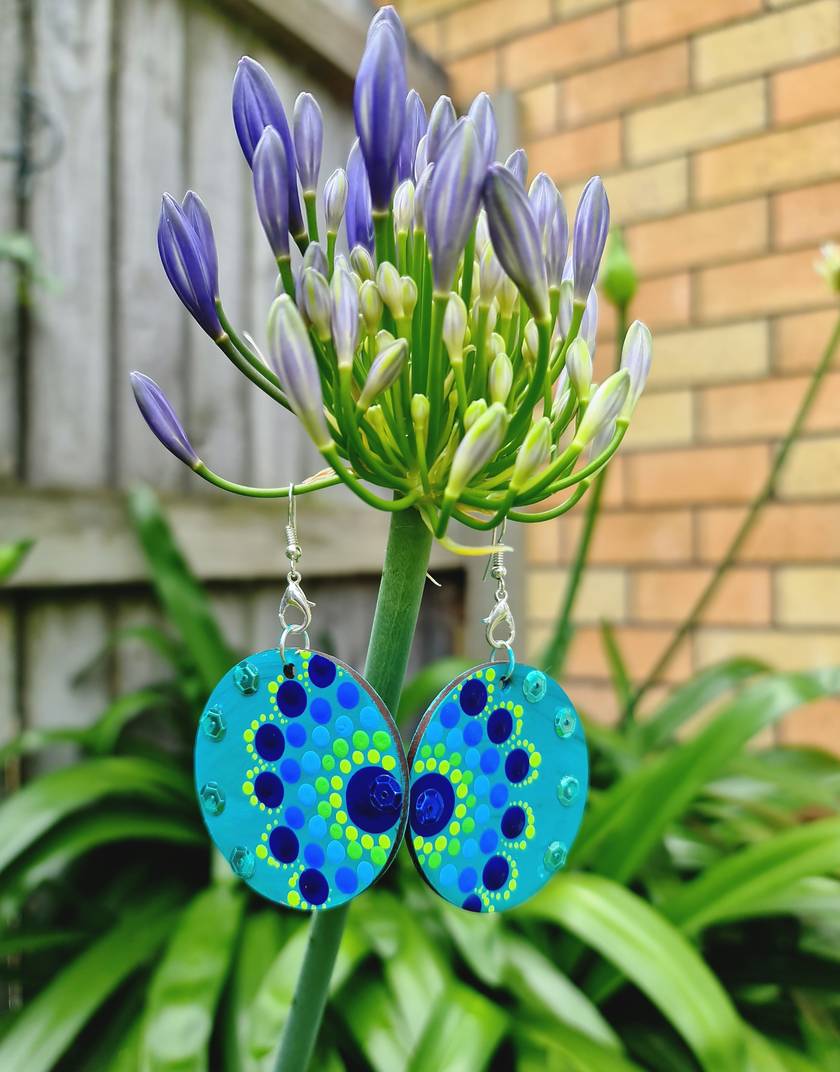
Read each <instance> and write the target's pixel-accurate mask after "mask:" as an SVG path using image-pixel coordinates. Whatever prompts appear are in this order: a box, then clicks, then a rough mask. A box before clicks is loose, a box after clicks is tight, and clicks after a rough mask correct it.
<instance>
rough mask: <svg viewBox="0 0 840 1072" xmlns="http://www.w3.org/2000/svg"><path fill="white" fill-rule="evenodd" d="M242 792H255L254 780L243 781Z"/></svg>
mask: <svg viewBox="0 0 840 1072" xmlns="http://www.w3.org/2000/svg"><path fill="white" fill-rule="evenodd" d="M242 792H243V793H249V794H250V793H253V792H254V783H253V782H243V783H242Z"/></svg>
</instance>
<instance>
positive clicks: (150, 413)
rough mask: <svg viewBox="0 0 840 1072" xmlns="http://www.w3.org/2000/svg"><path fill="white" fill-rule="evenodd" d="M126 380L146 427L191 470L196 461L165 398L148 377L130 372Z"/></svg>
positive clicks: (181, 428)
mask: <svg viewBox="0 0 840 1072" xmlns="http://www.w3.org/2000/svg"><path fill="white" fill-rule="evenodd" d="M130 379H131V388H132V390H133V391H134V399H135V401H136V402H137V405H138V407H139V409H140V412H141V413H142V415H143V419H144V420H145V422H146V424H148V426H149V427H150V428H151V430H152V431H153V432H154V434H155V435H156V436H157V438H158V439H159V440H160V442H161V443H162V444H163V445H164V446H165V447H166V449H167V450H168V451H169V452H170V453H172V454H174V455H175V457H176V458H177V459H178V460H179V461H182V462H183V463H184V465H188V466H189V467H190V468H191V469H194V468H195V467H196V466H197V465H198V463H199V461H200V458H199V457H198V455H197V454H196V452H195V450H194V449H193V445H192V443H190V441H189V439H188V438H187V433H186V432H185V431H184V427H183V425H182V424H181V422H180V421H179V420H178V418H177V416H176V415H175V410H174V409H173V408H172V406H170V404H169V400H168V399H167V397H166V395H165V394H164V393H163V391H161V389H160V387H158V385H157V384H156V383H155V381H154V380H153V379H151V377H149V376H145V375H144V374H143V373H142V372H132V373H131V375H130Z"/></svg>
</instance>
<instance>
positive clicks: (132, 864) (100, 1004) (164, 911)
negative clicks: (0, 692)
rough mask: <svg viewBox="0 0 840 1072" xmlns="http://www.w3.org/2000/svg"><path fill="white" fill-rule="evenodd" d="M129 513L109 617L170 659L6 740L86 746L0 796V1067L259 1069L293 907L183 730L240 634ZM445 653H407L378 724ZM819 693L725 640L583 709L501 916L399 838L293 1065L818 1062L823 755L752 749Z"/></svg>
mask: <svg viewBox="0 0 840 1072" xmlns="http://www.w3.org/2000/svg"><path fill="white" fill-rule="evenodd" d="M131 512H132V517H133V519H134V523H135V525H136V528H137V532H138V535H139V538H140V542H141V544H142V547H143V549H144V551H145V553H146V556H147V559H148V563H149V569H150V576H151V578H152V581H153V583H154V586H155V590H156V592H157V595H158V598H159V600H160V602H161V605H162V607H163V609H164V611H165V614H166V619H167V622H168V627H167V628H166V630H157V629H153V628H142V629H134V630H131V631H130V635H131V637H132V639H134V640H137V639H139V640H141V641H143V642H144V643H146V644H148V645H149V646H151V647H152V648H153V649H154V650H155V651H156V652H157V653H158V654H159V655H161V656H163V658H164V660H165V662H166V664H167V666H168V671H169V672H168V673H167V675H166V676H165V678H164V679H163V680H161V681H159V682H157V683H153V684H152V685H150V686H148V687H146V688H144V689H143V690H141V691H138V692H135V693H132V694H130V695H127V696H123V697H120V698H119V699H118V700H116V701H115V702H114V703H112V704H111V705H110V706H109V708H108V709H107V710H106V711H104V712H102V713H101V715H100V716H99V718H98V719H96V720H95V721H94V722H93V723H92V724H91V726H90V727H88V728H86V729H83V730H58V731H56V730H53V731H43V732H40V733H37V734H36V733H34V732H28V733H24V734H23V735H22V736H21V737H19V738H18V739H17V740H16V741H13V742H12V743H11V744H9V745H8V746H6V748H5V749H4V750H3V753H2V756H3V758H4V760H5V761H6V762H14V761H16V760H18V759H22V761H24V762H25V761H26V759H25V757H26V756H27V755H29V754H32V753H33V752H37V751H39V750H41V749H44V748H49V747H50V745H51V744H52V743H53V742H54V741H56V740H60V741H63V742H66V741H71V742H74V743H75V744H76V746H77V747H78V750H79V754H80V758H79V760H78V762H77V763H75V764H74V765H72V766H69V767H65V768H63V769H58V770H51V771H49V772H48V773H45V774H42V775H41V776H40V777H36V778H34V779H33V780H30V781H28V782H26V783H25V784H24V786H23V787H22V788H21V789H19V790H17V791H16V792H14V793H12V794H11V795H9V796H8V798H7V799H6V800H5V801H4V802H3V804H2V805H0V830H2V837H1V838H0V914H2V916H1V918H2V939H0V953H2V961H0V965H2V966H1V967H0V970H2V974H3V984H4V987H5V988H6V992H7V994H8V996H9V1002H8V1004H9V1006H10V1011H8V1012H7V1013H6V1014H5V1015H3V1016H2V1018H0V1069H3V1070H4V1072H5V1070H9V1072H12V1070H14V1072H18V1070H26V1072H47V1070H50V1069H55V1070H57V1072H139V1070H142V1072H200V1070H204V1069H222V1070H224V1072H262V1070H267V1069H271V1067H272V1063H273V1055H274V1050H275V1048H276V1045H277V1042H278V1039H279V1037H280V1032H281V1029H282V1027H283V1024H284V1022H285V1020H286V1017H287V1015H288V1011H289V1004H290V1001H291V997H292V993H293V988H294V983H295V980H296V977H297V974H298V970H299V967H300V964H301V961H302V957H303V952H304V946H305V941H306V919H305V918H302V917H300V916H298V915H297V914H295V913H292V912H284V911H282V910H278V909H277V908H275V907H273V906H270V905H268V904H267V903H266V902H264V901H261V900H260V899H258V898H257V897H255V896H253V895H251V894H249V892H248V891H247V889H246V888H245V887H243V886H241V885H239V884H238V883H237V882H235V881H234V879H233V876H232V875H231V874H230V872H229V869H227V868H226V866H225V865H224V864H223V863H222V862H221V861H220V860H218V859H216V860H214V858H213V850H211V847H210V844H209V841H208V839H207V837H206V835H205V833H204V829H203V826H202V823H201V819H200V816H199V813H198V809H197V806H196V803H195V798H194V793H193V788H192V775H191V752H192V739H193V736H194V732H195V725H196V720H197V718H198V715H199V713H200V710H201V707H202V703H203V699H204V697H205V696H206V694H207V692H208V690H209V689H210V687H211V686H212V684H214V683H215V680H216V679H217V678H218V677H219V676H221V674H222V673H223V672H224V671H225V670H227V668H228V667H229V666H230V665H231V663H232V662H233V661H234V659H235V657H236V655H237V653H234V652H232V651H230V650H229V649H228V646H227V644H226V642H225V640H224V638H223V636H222V634H221V631H220V629H219V627H218V624H217V622H216V621H215V619H214V617H213V613H212V611H211V608H210V604H209V602H208V600H207V598H206V595H205V593H204V592H203V591H202V589H201V587H200V586H199V585H198V584H197V582H196V581H195V579H194V578H193V577H192V576H191V574H190V572H189V569H188V567H187V565H186V563H185V561H184V559H183V556H182V555H181V553H180V552H179V550H178V548H177V546H176V545H175V543H174V541H173V538H172V534H171V532H170V530H169V528H168V526H167V524H166V521H165V519H164V518H163V516H162V515H161V513H160V511H159V509H158V506H157V503H156V501H155V500H154V498H153V497H152V496H151V494H150V493H149V492H147V491H142V492H138V493H136V494H134V495H133V496H132V498H131ZM124 636H125V634H123V636H118V637H116V638H115V641H114V642H115V643H120V642H121V640H122V639H124ZM604 640H605V644H606V646H607V650H608V653H609V660H610V665H611V666H612V669H613V676H614V681H615V685H616V688H617V689H618V690H619V694H620V695H622V694H623V693H624V692H626V690H627V687H628V684H627V683H628V677H627V673H626V670H625V669H624V667H623V663H622V659H621V652H620V650H619V646H618V644H617V642H616V639H615V637H614V635H613V634H612V632H611V631H610V630H609V629H605V631H604ZM241 654H244V653H241ZM456 670H457V661H455V662H453V661H452V660H448V661H446V662H444V664H443V665H441V666H435V667H430V668H427V669H425V670H424V671H423V672H422V674H421V675H420V676H419V677H418V678H417V679H415V681H414V682H412V683H410V684H409V686H408V688H407V690H406V693H405V695H404V699H403V704H402V707H401V717H402V718H403V719H404V720H410V719H411V718H413V717H414V716H415V715H416V713H417V712H418V711H419V710H421V709H422V708H423V706H424V705H425V703H426V702H427V700H428V699H430V698H431V696H433V695H434V694H435V693H436V691H437V690H438V688H439V687H440V685H441V684H442V683H443V682H444V681H445V680H446V679H448V678H449V677H450V676H451V675H452V673H453V672H456ZM838 694H840V671H838V670H825V671H812V672H807V673H785V674H778V673H772V672H770V671H769V670H768V669H767V668H766V667H764V666H762V665H760V664H758V663H756V662H754V661H752V660H747V659H738V658H733V659H730V660H729V661H727V662H726V663H724V664H722V665H720V666H715V667H712V668H710V669H707V670H704V671H703V672H701V673H700V674H698V675H697V676H696V677H695V678H693V679H692V680H690V681H689V682H687V683H686V684H684V685H682V686H680V687H679V688H677V689H676V690H675V691H674V692H672V693H671V694H670V696H669V697H668V698H667V699H666V700H664V701H663V702H662V703H661V704H660V705H659V707H658V708H657V709H656V710H655V711H654V712H653V713H652V714H651V715H650V717H648V718H647V719H646V720H644V721H635V720H627V721H625V722H624V723H622V724H621V725H619V726H617V727H615V728H605V727H603V726H600V725H598V724H597V723H595V722H592V721H591V720H587V732H588V734H589V739H590V746H591V753H592V794H591V803H590V806H589V809H588V813H587V818H586V821H585V823H584V827H583V829H582V831H581V834H580V837H579V839H578V842H577V844H576V846H575V850H574V852H573V854H572V858H571V860H570V864H569V867H568V869H567V871H566V872H565V873H564V874H562V875H560V876H558V877H557V878H556V879H555V880H553V881H552V882H551V883H550V884H549V885H548V886H547V887H546V888H545V889H544V891H543V892H542V893H541V894H540V895H539V896H538V897H536V898H535V899H533V900H532V901H530V902H529V903H528V904H527V905H526V906H524V908H522V909H521V910H519V911H518V912H515V913H512V914H511V915H510V916H495V917H493V916H491V917H487V916H473V915H470V914H469V913H465V912H461V911H459V910H457V909H454V908H452V907H450V906H449V905H448V904H446V903H445V902H443V901H442V900H439V899H438V898H437V897H435V895H434V894H433V893H432V892H431V891H430V890H428V889H427V888H426V887H425V886H424V884H423V882H422V881H421V880H420V878H419V877H418V876H417V874H416V873H415V871H414V869H413V867H412V865H411V862H410V860H409V858H408V855H407V853H405V852H402V853H401V854H400V856H399V858H398V860H397V863H396V864H395V866H394V867H392V868H391V870H390V872H389V873H388V874H387V875H386V877H385V879H384V880H383V881H382V882H381V883H380V884H379V885H378V886H377V887H376V888H375V889H374V890H372V891H369V892H368V893H366V894H365V895H364V896H362V897H359V898H358V899H357V900H356V901H355V902H354V904H353V907H352V909H351V912H350V918H349V924H348V928H347V931H346V933H345V937H344V940H343V942H342V946H341V951H340V953H339V959H338V963H337V967H336V971H335V974H334V977H333V981H332V989H331V1000H330V1004H329V1006H328V1009H327V1014H326V1015H327V1019H326V1022H325V1025H324V1029H323V1030H322V1032H321V1040H322V1041H321V1048H320V1049H319V1051H318V1052H317V1053H316V1056H315V1058H314V1060H313V1065H312V1067H313V1069H316V1070H317V1072H340V1070H343V1069H347V1070H352V1069H373V1070H375V1072H398V1070H403V1069H404V1070H408V1072H479V1070H481V1069H484V1068H493V1069H503V1070H514V1069H515V1070H516V1072H545V1070H570V1072H630V1070H634V1069H635V1070H638V1069H649V1070H653V1072H696V1070H698V1069H701V1070H704V1072H744V1070H755V1072H765V1070H766V1072H808V1070H810V1072H817V1070H820V1072H832V1070H835V1069H840V809H839V808H838V804H839V803H840V761H838V759H837V758H835V757H833V756H830V755H827V754H824V753H821V752H818V751H815V750H812V749H805V748H793V747H779V746H774V745H770V746H767V745H762V746H760V747H758V746H756V745H755V741H756V739H759V738H760V739H763V740H764V739H766V737H765V738H761V734H762V731H763V730H765V729H767V728H769V727H772V726H773V725H775V724H777V723H778V722H779V721H780V720H781V719H783V718H784V717H785V715H787V714H788V713H790V712H792V711H795V710H796V709H797V708H799V707H800V706H801V705H802V704H805V703H808V702H810V701H812V700H817V699H819V698H821V697H824V696H829V695H838ZM584 715H585V712H584ZM220 864H221V866H220Z"/></svg>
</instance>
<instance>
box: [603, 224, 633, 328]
mask: <svg viewBox="0 0 840 1072" xmlns="http://www.w3.org/2000/svg"><path fill="white" fill-rule="evenodd" d="M638 282H639V281H638V279H637V278H636V269H635V268H634V266H633V262H632V261H631V260H630V254H629V253H628V252H627V246H625V244H624V239H623V238H622V236H621V232H620V231H612V232H611V234H610V236H609V238H608V240H607V249H606V252H605V254H604V267H603V269H602V271H601V286H602V287H603V290H604V294H605V295H606V297H607V301H609V302H612V304H613V305H615V306H617V307H618V308H619V309H626V308H627V306H628V305H629V304H630V302H631V301H632V300H633V298H634V297H635V294H636V288H637V287H638Z"/></svg>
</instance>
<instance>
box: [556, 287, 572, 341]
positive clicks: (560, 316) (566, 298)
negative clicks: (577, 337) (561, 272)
mask: <svg viewBox="0 0 840 1072" xmlns="http://www.w3.org/2000/svg"><path fill="white" fill-rule="evenodd" d="M574 304H575V289H574V284H573V283H572V281H571V279H564V280H563V282H562V283H561V284H560V306H559V309H558V311H557V327H558V329H559V331H560V334H561V335H562V336H563V338H564V339H565V338H567V337H568V334H569V332H570V331H571V329H572V315H573V313H574Z"/></svg>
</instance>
